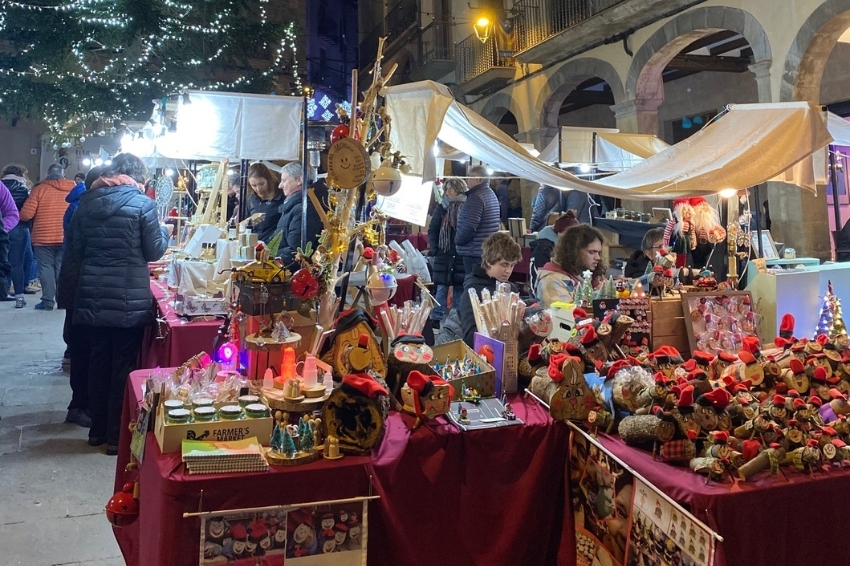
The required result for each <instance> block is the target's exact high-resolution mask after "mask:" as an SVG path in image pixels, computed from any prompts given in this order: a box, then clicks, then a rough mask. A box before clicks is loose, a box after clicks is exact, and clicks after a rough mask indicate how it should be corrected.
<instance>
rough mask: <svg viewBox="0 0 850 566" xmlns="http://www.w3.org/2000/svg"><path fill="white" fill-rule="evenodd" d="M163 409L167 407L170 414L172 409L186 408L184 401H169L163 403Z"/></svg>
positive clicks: (166, 409)
mask: <svg viewBox="0 0 850 566" xmlns="http://www.w3.org/2000/svg"><path fill="white" fill-rule="evenodd" d="M162 405H163V407H165V412H166V413H168V412H169V411H171V410H172V409H182V408H184V405H183V401H181V400H180V399H168V400H167V401H164V402H163V403H162Z"/></svg>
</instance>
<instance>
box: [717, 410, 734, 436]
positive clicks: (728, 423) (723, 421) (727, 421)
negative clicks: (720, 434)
mask: <svg viewBox="0 0 850 566" xmlns="http://www.w3.org/2000/svg"><path fill="white" fill-rule="evenodd" d="M717 430H725V431H726V432H729V431H731V430H732V415H730V414H729V413H727V412H726V411H723V412H721V413H720V414H718V415H717Z"/></svg>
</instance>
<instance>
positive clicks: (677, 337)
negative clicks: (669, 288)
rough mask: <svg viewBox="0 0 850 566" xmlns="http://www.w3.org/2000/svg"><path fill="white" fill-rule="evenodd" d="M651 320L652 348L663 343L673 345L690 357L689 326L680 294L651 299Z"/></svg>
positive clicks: (684, 355) (656, 347)
mask: <svg viewBox="0 0 850 566" xmlns="http://www.w3.org/2000/svg"><path fill="white" fill-rule="evenodd" d="M649 320H650V325H651V328H652V350H653V351H655V350H657V349H658V348H659V347H660V346H662V345H667V346H673V347H674V348H676V349H677V350H678V351H679V353H680V354H682V356H683V357H686V358H687V357H690V353H691V345H690V342H689V340H688V328H687V326H686V323H685V315H684V311H683V309H682V300H681V299H680V298H679V296H678V295H676V296H672V297H665V298H663V299H659V298H656V297H654V298H652V299H651V300H650V301H649Z"/></svg>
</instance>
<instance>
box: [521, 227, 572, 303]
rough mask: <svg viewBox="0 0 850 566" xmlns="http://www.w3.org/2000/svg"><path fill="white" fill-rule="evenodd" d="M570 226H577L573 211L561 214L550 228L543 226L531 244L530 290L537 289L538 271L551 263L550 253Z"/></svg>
mask: <svg viewBox="0 0 850 566" xmlns="http://www.w3.org/2000/svg"><path fill="white" fill-rule="evenodd" d="M570 226H578V219H577V218H576V211H575V210H568V211H567V212H565V213H564V214H562V215H561V216H560V217H559V218H558V220H556V221H555V224H553V225H552V226H544V227H543V228H542V229H541V230H540V231H539V232H538V233H537V239H536V240H534V241H533V242H531V246H530V247H531V266H530V271H531V288H532V289H534V290H536V289H537V279H538V277H539V274H538V272H539V270H540V269H541V268H542V267H543V266H544V265H546V264H547V263H549V262H550V261H552V252H553V251H554V250H555V244H556V243H557V242H558V239H559V238H560V237H561V236H562V235H563V234H564V232H566V231H567V228H569V227H570Z"/></svg>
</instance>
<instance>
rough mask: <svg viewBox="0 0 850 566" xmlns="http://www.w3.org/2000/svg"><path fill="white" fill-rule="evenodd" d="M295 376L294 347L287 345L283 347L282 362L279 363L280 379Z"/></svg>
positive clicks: (284, 379)
mask: <svg viewBox="0 0 850 566" xmlns="http://www.w3.org/2000/svg"><path fill="white" fill-rule="evenodd" d="M293 377H295V349H294V348H293V347H292V346H287V347H286V348H284V349H283V363H281V364H280V378H281V380H282V381H286V380H287V379H292V378H293Z"/></svg>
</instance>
